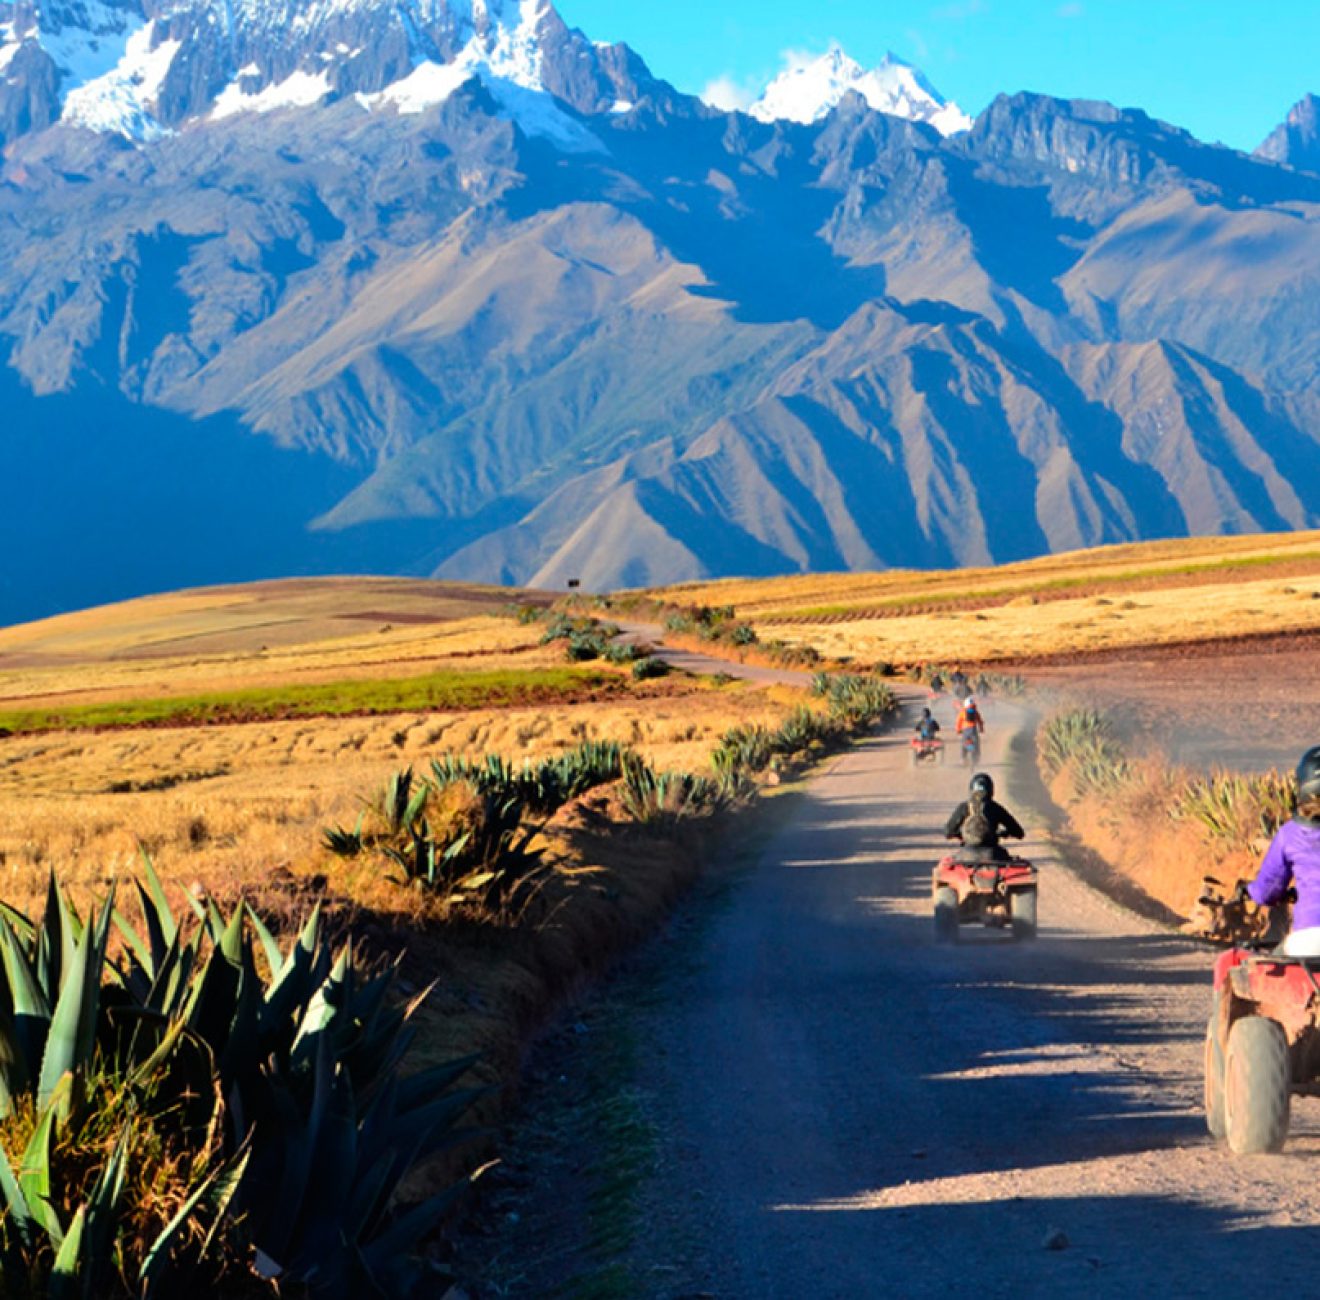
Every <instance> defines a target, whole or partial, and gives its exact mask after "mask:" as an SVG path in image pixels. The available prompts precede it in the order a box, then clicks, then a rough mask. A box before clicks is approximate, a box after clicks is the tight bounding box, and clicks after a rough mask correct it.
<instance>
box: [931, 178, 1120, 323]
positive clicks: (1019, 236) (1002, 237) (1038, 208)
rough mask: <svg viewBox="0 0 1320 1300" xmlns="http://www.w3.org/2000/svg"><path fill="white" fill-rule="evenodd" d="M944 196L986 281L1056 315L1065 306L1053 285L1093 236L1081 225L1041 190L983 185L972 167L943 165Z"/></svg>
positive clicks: (1046, 190) (1064, 311) (1064, 310)
mask: <svg viewBox="0 0 1320 1300" xmlns="http://www.w3.org/2000/svg"><path fill="white" fill-rule="evenodd" d="M948 178H949V180H948V183H949V194H950V196H951V197H952V199H953V201H954V205H955V207H956V209H957V212H958V216H959V218H960V220H961V221H962V222H963V224H964V225H965V226H966V227H967V229H968V231H969V232H970V233H971V236H972V247H973V248H974V249H975V251H976V256H977V259H978V260H979V261H980V263H981V265H982V266H983V267H984V268H985V270H986V271H987V272H988V273H989V274H990V276H991V278H992V279H993V280H994V281H995V282H996V283H997V284H1000V285H1003V286H1004V287H1005V288H1008V289H1016V290H1017V291H1018V293H1020V294H1021V295H1022V296H1023V297H1024V298H1026V299H1027V300H1028V301H1029V302H1033V303H1035V304H1036V305H1037V306H1038V307H1041V308H1043V309H1044V310H1046V311H1048V312H1053V313H1055V314H1057V315H1060V316H1066V315H1067V314H1068V303H1067V301H1066V299H1065V298H1064V296H1063V291H1062V290H1061V289H1060V288H1059V286H1058V284H1056V283H1055V281H1056V280H1057V279H1058V277H1059V276H1061V275H1063V274H1065V273H1066V272H1067V271H1069V270H1071V269H1072V267H1073V266H1074V265H1075V264H1076V263H1077V261H1078V260H1079V259H1080V258H1081V256H1082V254H1083V253H1084V252H1085V251H1086V245H1085V240H1087V239H1088V238H1090V236H1091V235H1092V234H1093V233H1094V232H1093V231H1092V229H1091V228H1090V226H1088V225H1086V223H1084V222H1081V221H1076V220H1073V219H1071V218H1068V217H1060V216H1058V215H1057V214H1056V213H1055V211H1054V209H1053V206H1052V204H1051V202H1050V191H1049V187H1048V186H1046V185H1039V184H1038V185H1012V184H1004V183H1003V182H994V181H989V180H984V179H982V178H981V177H979V176H978V175H977V174H976V170H975V165H974V164H973V163H971V162H969V161H967V160H964V159H953V158H951V159H950V160H949V166H948Z"/></svg>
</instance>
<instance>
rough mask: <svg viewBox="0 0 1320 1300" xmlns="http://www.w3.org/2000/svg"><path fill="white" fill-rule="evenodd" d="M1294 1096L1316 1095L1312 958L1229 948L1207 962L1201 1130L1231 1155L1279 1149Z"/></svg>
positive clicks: (1318, 1073)
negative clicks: (1210, 994)
mask: <svg viewBox="0 0 1320 1300" xmlns="http://www.w3.org/2000/svg"><path fill="white" fill-rule="evenodd" d="M1294 1093H1297V1094H1298V1095H1301V1096H1317V1095H1320V957H1285V956H1283V955H1282V954H1281V953H1275V952H1258V951H1252V950H1250V949H1248V948H1232V949H1230V950H1229V951H1228V952H1225V953H1222V954H1220V956H1219V959H1218V960H1217V961H1216V962H1215V990H1214V1001H1213V1004H1212V1007H1211V1011H1210V1023H1209V1024H1208V1025H1207V1026H1206V1032H1205V1122H1206V1127H1207V1128H1208V1129H1209V1130H1210V1132H1211V1134H1212V1135H1213V1136H1214V1137H1216V1138H1227V1140H1228V1146H1229V1149H1230V1150H1231V1151H1233V1152H1234V1154H1236V1155H1240V1156H1247V1155H1257V1154H1259V1153H1261V1152H1264V1151H1281V1150H1282V1149H1283V1144H1284V1142H1285V1141H1287V1138H1288V1122H1289V1113H1290V1111H1291V1107H1292V1097H1293V1094H1294Z"/></svg>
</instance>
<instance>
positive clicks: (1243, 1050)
mask: <svg viewBox="0 0 1320 1300" xmlns="http://www.w3.org/2000/svg"><path fill="white" fill-rule="evenodd" d="M1289 1085H1290V1079H1289V1070H1288V1039H1287V1038H1286V1037H1285V1035H1284V1032H1283V1026H1282V1025H1280V1024H1279V1022H1278V1021H1277V1020H1270V1019H1269V1018H1268V1017H1266V1016H1244V1017H1243V1018H1242V1019H1241V1020H1238V1021H1236V1022H1235V1023H1234V1025H1233V1028H1232V1030H1231V1031H1230V1032H1229V1035H1228V1053H1227V1056H1226V1059H1225V1061H1224V1131H1225V1134H1226V1135H1227V1137H1228V1145H1229V1149H1230V1150H1231V1151H1232V1152H1233V1154H1234V1155H1239V1156H1254V1155H1261V1154H1262V1153H1264V1152H1267V1151H1281V1150H1283V1144H1284V1142H1286V1141H1287V1139H1288V1122H1289V1118H1290V1115H1289V1111H1290V1108H1291V1104H1292V1089H1291V1087H1290V1086H1289Z"/></svg>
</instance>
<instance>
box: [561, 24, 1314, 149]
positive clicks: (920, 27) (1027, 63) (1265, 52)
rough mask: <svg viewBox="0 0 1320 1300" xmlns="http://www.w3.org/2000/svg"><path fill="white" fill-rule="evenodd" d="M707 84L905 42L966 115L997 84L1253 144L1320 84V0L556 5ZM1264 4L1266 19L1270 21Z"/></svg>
mask: <svg viewBox="0 0 1320 1300" xmlns="http://www.w3.org/2000/svg"><path fill="white" fill-rule="evenodd" d="M556 3H557V6H558V8H559V11H560V13H561V14H562V15H563V16H564V19H565V20H566V21H567V22H569V23H570V24H572V25H573V26H575V27H581V28H582V29H583V30H584V31H585V32H586V33H587V34H588V35H589V36H591V37H592V38H593V39H594V40H623V41H627V42H628V44H629V45H631V46H633V48H634V49H636V50H637V52H638V53H639V54H641V55H642V56H643V57H644V58H645V59H646V61H647V62H648V63H649V64H650V66H651V68H652V70H653V71H654V72H656V73H657V74H658V75H660V76H662V77H664V78H665V79H666V80H668V81H671V82H673V83H674V84H675V85H677V86H678V87H679V88H680V89H682V90H687V91H693V92H700V91H701V90H702V89H703V88H704V87H706V86H707V85H708V84H709V83H711V82H713V81H716V80H717V79H720V78H730V79H731V80H732V81H733V82H734V83H735V84H737V85H740V86H743V87H751V86H754V85H757V84H758V83H763V82H764V81H766V80H768V79H769V78H770V77H771V76H772V75H773V74H774V73H775V72H776V71H777V70H778V69H779V68H780V67H781V66H782V56H783V53H784V52H785V51H789V50H793V51H809V52H821V51H823V50H825V49H826V48H827V47H828V45H829V44H830V42H831V41H836V40H837V41H838V42H839V43H840V44H842V45H843V46H844V48H845V49H847V50H848V52H849V53H850V54H852V55H853V57H854V58H856V59H858V60H859V61H861V62H863V63H874V62H878V61H879V60H880V59H881V58H882V57H883V56H884V53H885V51H886V50H893V52H894V53H895V54H897V55H899V56H900V57H901V58H905V59H907V60H909V61H910V62H912V63H915V64H917V65H918V67H920V68H921V69H922V70H923V71H924V72H925V73H926V75H927V76H928V77H929V78H930V79H931V81H932V82H933V83H934V84H935V85H936V87H938V88H939V90H940V91H941V92H942V93H943V94H945V95H946V96H948V97H949V98H950V99H954V100H956V101H957V102H958V103H959V104H960V105H961V106H962V108H963V109H965V110H966V111H967V112H969V113H973V114H975V113H978V112H980V110H981V109H982V108H984V107H985V105H986V104H987V103H989V102H990V100H991V99H993V98H994V96H995V95H996V94H997V93H999V92H1000V91H1009V92H1011V91H1015V90H1033V91H1040V92H1043V93H1047V94H1054V95H1062V96H1067V97H1081V98H1089V99H1107V100H1110V101H1112V102H1114V103H1117V104H1120V105H1123V106H1124V107H1139V108H1144V109H1145V110H1146V111H1147V112H1148V113H1151V114H1152V115H1154V116H1156V117H1160V118H1164V119H1165V120H1166V121H1170V122H1174V123H1176V124H1177V125H1179V126H1184V127H1186V128H1187V129H1188V130H1190V131H1193V132H1195V133H1196V134H1197V135H1198V136H1200V137H1202V138H1203V139H1205V140H1220V141H1223V142H1224V143H1225V144H1231V145H1234V146H1235V147H1237V148H1242V149H1251V148H1254V147H1255V146H1256V145H1257V144H1259V143H1260V141H1261V140H1262V139H1263V138H1264V137H1265V136H1266V135H1267V134H1268V133H1269V132H1270V131H1271V130H1272V129H1273V128H1274V127H1275V126H1276V125H1277V124H1278V123H1279V122H1280V121H1282V120H1283V117H1284V115H1285V114H1286V113H1287V111H1288V109H1289V108H1290V107H1291V106H1292V105H1293V104H1294V103H1296V101H1297V100H1299V99H1300V98H1301V97H1302V96H1303V95H1304V94H1305V93H1306V92H1307V91H1316V92H1317V93H1320V0H1267V3H1265V4H1253V3H1251V2H1250V0H1200V3H1189V2H1186V0H936V2H933V3H927V2H926V0H907V2H906V3H898V2H896V0H556ZM1266 13H1267V14H1268V17H1266V16H1264V15H1265V14H1266Z"/></svg>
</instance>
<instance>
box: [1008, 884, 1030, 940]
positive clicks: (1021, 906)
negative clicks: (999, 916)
mask: <svg viewBox="0 0 1320 1300" xmlns="http://www.w3.org/2000/svg"><path fill="white" fill-rule="evenodd" d="M1008 921H1009V925H1010V926H1011V927H1012V930H1013V938H1015V939H1034V938H1035V937H1036V888H1035V886H1034V885H1033V886H1032V887H1031V888H1030V889H1015V890H1014V891H1013V892H1012V894H1010V895H1009V898H1008Z"/></svg>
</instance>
